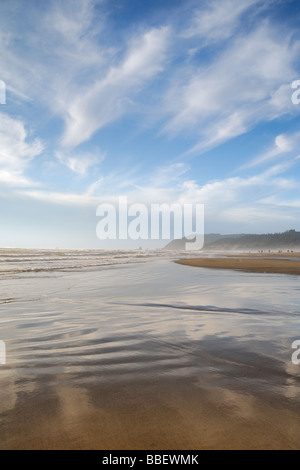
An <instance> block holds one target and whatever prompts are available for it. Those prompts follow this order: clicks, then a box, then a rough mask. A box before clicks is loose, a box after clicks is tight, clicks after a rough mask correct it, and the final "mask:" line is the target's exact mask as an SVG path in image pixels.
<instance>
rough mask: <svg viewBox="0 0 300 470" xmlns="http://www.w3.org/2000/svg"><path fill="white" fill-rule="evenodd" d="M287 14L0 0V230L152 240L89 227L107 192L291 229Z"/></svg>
mask: <svg viewBox="0 0 300 470" xmlns="http://www.w3.org/2000/svg"><path fill="white" fill-rule="evenodd" d="M299 20H300V5H299V1H298V0H291V1H290V0H247V1H246V0H245V1H241V0H209V1H208V0H197V1H193V0H151V1H150V0H149V1H144V2H142V1H141V0H48V1H47V2H41V1H40V0H26V1H24V0H1V4H0V102H1V104H0V217H1V219H0V220H1V230H0V246H2V247H8V246H9V247H24V248H26V247H28V248H96V249H101V248H111V247H115V248H117V247H119V248H123V247H125V246H127V247H135V246H141V245H142V246H143V247H152V245H151V241H149V243H147V242H146V241H143V243H141V241H137V242H134V243H131V242H129V244H127V245H126V243H125V242H124V241H122V242H121V241H120V240H116V241H103V240H99V239H98V238H97V235H96V227H97V223H98V222H99V218H98V217H97V215H96V212H97V207H98V206H99V204H105V203H111V204H115V205H116V204H117V202H118V200H119V197H127V198H128V201H129V203H130V204H131V203H143V204H146V205H148V207H149V205H150V204H154V203H159V204H162V203H165V204H174V203H179V204H184V203H193V204H204V207H205V232H206V233H222V234H230V233H266V232H268V233H270V232H281V231H285V230H289V229H296V230H300V218H299V210H300V192H299V189H300V147H299V144H300V125H299V124H300V104H297V103H295V100H292V96H293V94H294V93H296V92H297V89H293V88H292V84H293V82H294V81H296V80H300V30H299V24H300V21H299ZM4 92H5V102H4V99H3V96H4ZM1 97H2V99H1ZM299 97H300V92H299ZM293 101H294V102H293ZM124 243H125V244H124ZM130 243H131V244H130Z"/></svg>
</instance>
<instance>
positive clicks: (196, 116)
mask: <svg viewBox="0 0 300 470" xmlns="http://www.w3.org/2000/svg"><path fill="white" fill-rule="evenodd" d="M299 46H300V45H299V43H295V44H291V40H290V37H289V36H288V35H285V36H280V37H279V36H278V34H277V32H276V31H275V30H274V29H273V28H272V27H271V26H270V25H269V24H268V23H264V24H261V25H260V26H259V27H258V28H257V29H256V30H255V31H252V32H250V33H246V34H244V35H238V36H235V37H234V38H233V39H232V41H230V45H229V46H228V47H227V48H226V49H225V50H224V51H223V52H221V53H220V54H219V55H218V56H217V58H215V59H214V60H213V61H212V62H211V63H210V64H209V65H206V66H205V67H203V68H201V67H200V68H199V67H197V68H195V70H194V71H193V72H191V73H190V76H189V77H185V79H184V82H182V83H179V84H178V82H177V83H176V84H175V85H174V87H173V88H172V89H171V90H170V91H169V93H168V94H167V97H166V108H167V109H169V112H170V115H173V116H172V117H171V119H170V120H169V122H168V123H167V125H166V126H165V132H167V133H169V134H171V135H176V134H180V133H183V132H184V133H186V132H188V133H190V134H193V133H194V135H198V136H199V139H198V143H197V144H196V145H195V146H194V147H193V148H192V149H191V152H201V151H203V150H207V149H209V148H212V147H214V146H216V145H219V144H221V143H223V142H225V141H227V140H229V139H231V138H233V137H236V136H238V135H241V134H243V133H246V132H247V131H249V130H250V129H252V128H253V127H254V126H255V125H257V124H258V123H259V122H262V121H269V120H272V119H275V118H278V117H279V116H282V115H284V114H285V113H294V112H295V106H293V105H292V103H291V99H290V95H291V93H290V87H289V86H288V85H289V84H290V82H291V80H292V78H293V77H295V75H296V74H297V72H296V70H295V65H294V64H295V62H296V59H297V56H298V52H299Z"/></svg>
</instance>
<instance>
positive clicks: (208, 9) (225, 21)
mask: <svg viewBox="0 0 300 470" xmlns="http://www.w3.org/2000/svg"><path fill="white" fill-rule="evenodd" d="M259 3H262V2H261V0H248V1H244V2H241V1H240V0H222V1H219V0H213V1H210V2H203V4H202V6H201V7H200V8H198V9H197V10H196V11H195V14H194V18H193V19H192V21H191V24H190V25H189V26H188V28H186V30H185V31H184V33H183V35H184V37H186V38H190V37H194V36H198V37H200V38H203V39H204V40H205V42H213V41H219V40H224V39H227V38H229V37H230V36H232V35H233V34H234V32H235V30H236V28H237V26H238V24H239V19H240V17H241V16H242V15H243V14H244V13H245V12H246V11H248V10H249V9H251V7H253V6H255V5H257V4H259Z"/></svg>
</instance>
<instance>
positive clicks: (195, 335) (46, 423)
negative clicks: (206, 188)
mask: <svg viewBox="0 0 300 470" xmlns="http://www.w3.org/2000/svg"><path fill="white" fill-rule="evenodd" d="M177 257H178V255H177ZM0 259H1V261H0V278H1V294H0V340H2V341H5V343H6V349H7V364H6V365H3V366H0V380H1V389H0V448H2V449H5V448H98V449H126V448H127V449H129V448H130V449H201V448H241V447H242V448H263V447H267V448H278V447H283V448H297V446H298V445H299V438H300V424H299V423H300V421H299V417H300V416H299V414H300V399H299V396H300V395H299V377H300V366H295V365H293V364H292V361H291V356H292V353H293V350H292V349H291V344H292V342H293V341H294V340H295V339H300V328H299V315H300V296H299V289H300V287H299V278H298V277H296V276H291V275H275V274H274V275H270V274H268V275H265V274H255V273H244V272H236V271H229V270H223V271H222V270H211V269H201V268H197V269H196V268H191V267H186V266H180V265H177V264H174V263H173V262H172V261H173V259H176V257H175V255H174V254H172V253H171V254H170V253H167V254H166V253H163V252H161V253H155V252H127V253H126V252H98V253H95V252H89V251H85V252H83V251H82V252H71V251H68V252H61V251H59V252H58V251H57V252H51V251H48V252H46V251H29V250H27V251H22V250H17V251H16V250H10V251H7V250H3V251H1V258H0Z"/></svg>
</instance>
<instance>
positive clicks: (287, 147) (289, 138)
mask: <svg viewBox="0 0 300 470" xmlns="http://www.w3.org/2000/svg"><path fill="white" fill-rule="evenodd" d="M299 144H300V132H295V133H293V134H279V135H278V136H276V138H275V141H274V144H273V146H272V147H271V148H269V149H268V150H267V151H266V152H264V153H263V154H262V155H259V156H258V157H256V158H254V159H253V160H251V161H249V162H247V163H246V164H245V165H243V166H242V167H241V169H246V168H251V167H254V166H257V165H262V164H266V163H270V162H272V161H274V160H276V159H278V158H280V157H284V158H285V159H286V157H287V156H291V158H292V159H297V158H298V152H299ZM285 163H288V161H285Z"/></svg>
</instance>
